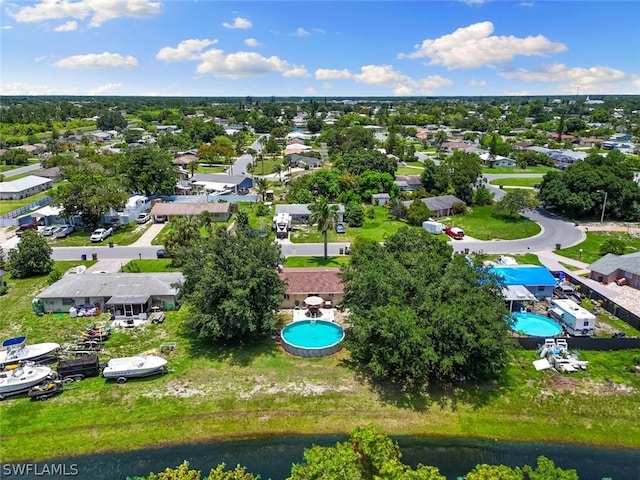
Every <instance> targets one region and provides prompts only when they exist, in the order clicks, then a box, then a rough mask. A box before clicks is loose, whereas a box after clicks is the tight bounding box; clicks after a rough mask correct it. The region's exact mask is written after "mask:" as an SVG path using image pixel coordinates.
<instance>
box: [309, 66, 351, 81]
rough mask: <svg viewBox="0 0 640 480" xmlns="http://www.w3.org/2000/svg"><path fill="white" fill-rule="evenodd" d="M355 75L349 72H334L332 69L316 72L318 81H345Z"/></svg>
mask: <svg viewBox="0 0 640 480" xmlns="http://www.w3.org/2000/svg"><path fill="white" fill-rule="evenodd" d="M352 76H353V75H352V74H351V72H350V71H349V70H346V69H344V70H333V69H330V68H319V69H318V70H316V78H317V79H318V80H345V79H348V78H351V77H352Z"/></svg>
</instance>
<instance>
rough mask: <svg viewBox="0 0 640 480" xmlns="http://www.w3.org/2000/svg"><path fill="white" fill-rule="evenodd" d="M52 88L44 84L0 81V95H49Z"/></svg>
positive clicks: (52, 91)
mask: <svg viewBox="0 0 640 480" xmlns="http://www.w3.org/2000/svg"><path fill="white" fill-rule="evenodd" d="M52 93H54V89H53V88H51V87H48V86H46V85H32V84H29V83H22V82H13V83H0V95H51V94H52Z"/></svg>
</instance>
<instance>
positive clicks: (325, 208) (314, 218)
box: [309, 197, 338, 261]
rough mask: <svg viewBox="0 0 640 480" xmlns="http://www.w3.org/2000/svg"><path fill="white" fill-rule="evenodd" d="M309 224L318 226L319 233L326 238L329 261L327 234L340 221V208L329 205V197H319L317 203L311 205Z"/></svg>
mask: <svg viewBox="0 0 640 480" xmlns="http://www.w3.org/2000/svg"><path fill="white" fill-rule="evenodd" d="M309 211H310V212H311V215H309V224H310V225H315V224H317V225H318V231H319V232H322V236H323V238H324V259H325V261H326V260H327V241H328V240H327V233H328V231H329V229H330V228H332V227H333V224H334V223H336V222H337V221H338V206H337V205H331V204H329V200H328V199H327V197H319V198H318V199H317V200H316V202H315V203H312V204H310V205H309Z"/></svg>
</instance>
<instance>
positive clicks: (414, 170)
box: [396, 162, 424, 175]
mask: <svg viewBox="0 0 640 480" xmlns="http://www.w3.org/2000/svg"><path fill="white" fill-rule="evenodd" d="M417 163H420V165H419V166H416V167H410V166H406V167H398V169H397V170H396V175H422V172H423V171H424V165H423V164H422V163H421V162H417Z"/></svg>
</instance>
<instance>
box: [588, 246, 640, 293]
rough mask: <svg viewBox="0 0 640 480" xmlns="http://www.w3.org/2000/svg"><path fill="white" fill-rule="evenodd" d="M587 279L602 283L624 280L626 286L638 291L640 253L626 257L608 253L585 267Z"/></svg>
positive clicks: (639, 283) (639, 287)
mask: <svg viewBox="0 0 640 480" xmlns="http://www.w3.org/2000/svg"><path fill="white" fill-rule="evenodd" d="M587 268H588V269H589V270H591V272H590V273H589V278H591V279H592V280H596V281H598V282H602V283H612V282H615V281H616V280H618V279H619V278H626V279H627V285H628V286H630V287H633V288H638V289H640V252H635V253H628V254H626V255H614V254H613V253H608V254H607V255H605V256H604V257H602V258H601V259H600V260H596V261H595V262H594V263H592V264H591V265H589V266H588V267H587Z"/></svg>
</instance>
